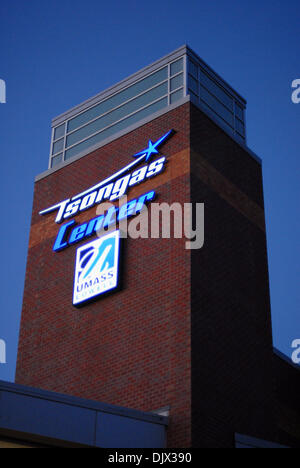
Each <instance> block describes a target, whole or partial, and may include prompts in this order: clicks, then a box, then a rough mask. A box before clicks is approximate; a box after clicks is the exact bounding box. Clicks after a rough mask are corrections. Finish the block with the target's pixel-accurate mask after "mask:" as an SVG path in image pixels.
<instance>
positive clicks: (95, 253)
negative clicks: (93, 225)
mask: <svg viewBox="0 0 300 468" xmlns="http://www.w3.org/2000/svg"><path fill="white" fill-rule="evenodd" d="M119 249H120V236H119V231H114V232H112V233H110V234H107V235H106V236H102V237H100V239H97V240H95V241H93V242H90V243H88V244H86V245H83V246H82V247H79V248H78V249H77V252H76V263H75V278H74V292H73V304H74V305H79V304H81V303H83V302H86V301H88V300H90V299H93V298H95V297H97V296H99V295H100V294H103V293H104V292H107V291H111V290H112V289H114V288H116V287H117V286H118V270H119Z"/></svg>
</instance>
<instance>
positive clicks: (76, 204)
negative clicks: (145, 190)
mask: <svg viewBox="0 0 300 468" xmlns="http://www.w3.org/2000/svg"><path fill="white" fill-rule="evenodd" d="M171 134H172V130H169V131H168V132H167V133H165V134H164V135H163V136H162V137H161V138H159V139H158V140H157V141H156V142H155V143H152V141H151V140H149V142H148V147H147V148H145V149H144V150H142V151H140V152H139V153H136V154H134V155H133V157H134V158H136V159H135V161H133V162H131V163H130V164H128V165H127V166H125V167H124V168H123V169H121V170H120V171H118V172H116V173H115V174H113V175H112V176H110V177H108V178H107V179H105V180H103V181H102V182H99V183H98V184H96V185H94V186H93V187H90V188H89V189H88V190H85V191H84V192H82V193H79V194H78V195H75V196H74V197H72V198H71V199H70V198H68V199H67V200H64V201H62V202H59V203H57V204H56V205H53V206H50V207H49V208H47V209H45V210H42V211H40V213H39V214H40V215H45V214H47V213H50V212H52V211H56V210H58V213H57V216H56V219H55V222H56V223H61V222H62V221H63V220H64V219H67V218H71V217H73V216H75V215H76V214H78V213H80V212H81V211H84V210H87V209H89V208H91V207H92V206H94V205H97V204H99V203H102V202H103V201H105V200H109V201H115V200H117V199H118V198H121V197H122V196H123V195H125V193H126V192H127V190H128V189H129V188H130V187H133V186H134V185H137V184H140V183H141V182H144V181H145V180H147V179H149V178H151V177H154V176H156V175H158V174H160V173H161V172H162V170H163V169H164V166H165V162H166V158H165V157H162V158H159V159H157V160H155V161H153V162H152V163H150V164H147V165H145V166H143V167H141V168H139V169H138V170H135V171H133V172H130V171H131V169H132V168H133V167H134V166H137V165H138V164H140V163H141V162H142V161H145V162H148V160H149V159H150V157H151V156H152V155H153V154H158V150H157V148H158V147H159V146H160V145H161V144H162V143H163V142H164V141H165V140H166V139H167V138H168V137H169V136H170V135H171ZM125 174H126V175H125ZM121 176H122V177H121Z"/></svg>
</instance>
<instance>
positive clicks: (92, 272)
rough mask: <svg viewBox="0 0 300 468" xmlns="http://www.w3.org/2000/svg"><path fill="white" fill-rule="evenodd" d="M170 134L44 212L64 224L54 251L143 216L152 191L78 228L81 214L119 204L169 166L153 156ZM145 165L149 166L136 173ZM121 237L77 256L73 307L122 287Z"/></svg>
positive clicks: (93, 244) (81, 249)
mask: <svg viewBox="0 0 300 468" xmlns="http://www.w3.org/2000/svg"><path fill="white" fill-rule="evenodd" d="M172 132H173V131H172V130H169V131H168V132H167V133H165V134H164V135H163V136H162V137H161V138H159V139H158V140H157V141H156V142H155V143H153V142H152V141H151V140H149V142H148V147H147V148H145V149H144V150H142V151H140V152H139V153H136V154H134V155H133V157H134V158H135V160H134V161H133V162H131V163H130V164H128V165H127V166H125V167H124V168H123V169H121V170H120V171H118V172H116V173H115V174H113V175H112V176H110V177H108V178H107V179H105V180H103V181H102V182H99V183H98V184H96V185H94V186H93V187H91V188H89V189H87V190H85V191H84V192H82V193H79V194H78V195H75V196H74V197H72V198H68V199H66V200H63V201H61V202H59V203H57V204H56V205H53V206H50V207H49V208H47V209H45V210H42V211H40V213H39V214H40V215H46V214H48V213H51V212H52V211H57V215H56V218H55V222H56V223H62V222H63V221H64V220H67V222H66V223H64V224H62V226H61V228H60V229H59V231H58V234H57V237H56V240H55V243H54V246H53V250H54V252H59V251H61V250H63V249H65V248H66V247H68V246H70V245H72V244H75V243H77V242H80V241H81V240H83V239H85V238H87V237H90V236H92V235H93V234H95V233H96V232H97V231H99V230H100V229H105V228H107V227H108V226H110V225H111V224H113V223H115V222H116V221H117V222H119V221H121V220H122V219H124V218H129V217H131V216H135V215H136V214H138V213H140V212H141V211H142V209H143V207H144V206H145V205H146V204H147V203H149V202H151V201H152V200H153V199H154V197H155V192H154V191H153V190H152V191H150V192H147V193H145V194H143V195H141V196H140V197H139V198H137V199H134V200H131V201H129V202H128V203H125V204H124V205H122V206H121V207H120V208H117V207H115V206H112V207H111V208H109V210H108V211H107V212H106V213H105V214H103V215H101V216H97V217H95V218H92V219H91V220H90V221H89V222H86V223H83V224H80V225H79V226H76V222H75V220H74V219H71V220H69V221H68V219H69V218H72V217H74V216H75V215H77V214H78V213H80V212H82V211H85V210H87V209H89V208H91V207H93V206H94V205H97V204H100V203H102V202H103V201H106V200H108V201H115V200H117V199H119V198H120V197H122V196H123V195H125V194H126V193H127V191H128V190H129V188H130V187H133V186H135V185H137V184H140V183H142V182H144V181H145V180H148V179H149V178H151V177H154V176H156V175H158V174H160V173H161V172H162V171H163V169H164V167H165V163H166V158H165V157H164V156H163V157H160V158H159V159H156V160H155V161H152V162H150V158H151V157H152V155H153V154H158V150H157V148H158V147H159V146H160V145H161V144H162V143H163V142H164V141H166V139H167V138H168V137H169V136H170V135H171V134H172ZM142 162H145V163H146V164H145V165H143V166H142V167H140V168H139V169H135V166H138V165H139V164H141V163H142ZM119 250H120V233H119V231H114V232H112V233H109V234H107V235H105V236H102V237H100V238H99V239H97V240H95V241H93V242H90V243H88V244H86V245H83V246H82V247H79V248H78V249H77V252H76V263H75V278H74V292H73V304H74V305H79V304H81V303H83V302H85V301H88V300H91V299H92V298H94V297H96V296H98V295H100V294H103V293H104V292H107V291H110V290H111V289H114V288H116V287H117V286H118V272H119Z"/></svg>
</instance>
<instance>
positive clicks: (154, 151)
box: [133, 130, 172, 161]
mask: <svg viewBox="0 0 300 468" xmlns="http://www.w3.org/2000/svg"><path fill="white" fill-rule="evenodd" d="M171 133H172V130H169V131H168V132H167V133H165V135H163V136H162V137H161V138H160V139H159V140H157V141H156V142H155V143H153V142H152V141H151V140H149V142H148V148H145V149H144V150H143V151H140V152H139V153H136V154H134V155H133V157H134V158H136V157H137V156H144V155H145V156H146V161H148V159H150V156H151V155H152V154H158V151H157V149H156V148H157V147H158V146H160V145H161V144H162V143H163V141H165V140H166V139H167V138H168V136H170V134H171Z"/></svg>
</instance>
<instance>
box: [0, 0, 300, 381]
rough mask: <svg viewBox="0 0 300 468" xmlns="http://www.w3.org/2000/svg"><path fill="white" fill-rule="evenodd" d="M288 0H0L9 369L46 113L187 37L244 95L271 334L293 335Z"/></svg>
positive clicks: (2, 308)
mask: <svg viewBox="0 0 300 468" xmlns="http://www.w3.org/2000/svg"><path fill="white" fill-rule="evenodd" d="M299 24H300V4H299V1H296V0H289V1H288V2H282V0H280V1H278V0H273V1H269V0H260V1H257V0H252V1H251V2H248V1H240V2H237V1H233V0H227V1H225V0H217V1H213V0H212V1H209V2H208V1H206V2H204V1H201V0H198V1H194V0H192V1H189V0H187V1H186V2H182V1H177V0H173V1H164V0H161V1H157V0H153V1H151V2H149V3H147V2H141V1H130V0H127V1H120V0H118V1H115V0H112V1H110V2H101V1H95V0H85V1H84V2H82V1H77V0H71V1H70V0H69V1H67V0H59V1H58V0H52V1H51V2H50V1H47V0H44V1H42V2H41V1H36V0H30V1H25V0H22V1H20V0H2V2H1V4H0V41H1V63H0V78H1V79H4V80H5V81H6V85H7V103H6V104H0V155H1V185H0V191H1V204H2V229H1V241H2V247H3V251H2V255H1V257H2V269H1V270H0V281H1V282H0V284H1V295H0V339H4V340H5V341H6V343H7V364H6V365H3V364H0V379H3V380H11V381H13V380H14V372H15V363H16V352H17V340H18V333H19V322H20V315H21V307H22V296H23V287H24V276H25V266H26V255H27V245H28V238H29V226H30V218H31V207H32V196H33V185H34V184H33V181H34V177H35V175H37V174H39V173H41V172H43V171H44V170H45V169H47V164H48V155H49V144H50V122H51V119H52V118H53V117H55V116H56V115H58V114H60V113H62V112H64V111H65V110H68V109H69V108H70V107H72V106H74V105H76V104H78V103H80V102H81V101H83V100H85V99H87V98H89V97H91V96H93V95H94V94H96V93H98V92H99V91H101V90H103V89H105V88H107V87H108V86H111V85H113V84H114V83H116V82H118V81H120V80H121V79H123V78H125V77H126V76H128V75H130V74H132V73H134V72H135V71H137V70H138V69H140V68H142V67H144V66H146V65H148V64H149V63H151V62H153V61H155V60H157V59H158V58H160V57H162V56H163V55H165V54H167V53H169V52H171V51H172V50H174V49H176V48H177V47H179V46H181V45H183V44H185V43H187V44H188V45H190V47H192V49H194V50H195V51H196V52H197V53H198V55H200V56H201V57H202V58H203V59H204V60H205V61H206V62H207V63H208V64H209V65H210V66H211V67H212V68H214V69H215V70H216V71H217V72H218V73H219V74H220V75H221V76H222V77H223V78H224V79H225V80H226V81H228V82H229V83H230V84H231V85H232V86H233V87H234V88H235V89H236V90H237V91H238V92H239V93H240V94H241V95H242V96H244V97H245V98H246V99H247V101H248V107H247V114H246V118H247V137H248V146H249V147H250V148H251V149H252V150H253V151H254V152H256V153H257V154H258V155H259V156H260V157H261V158H262V160H263V175H264V194H265V208H266V223H267V240H268V255H269V269H270V290H271V305H272V323H273V337H274V345H275V346H276V347H278V348H279V349H280V350H281V351H283V352H284V353H285V354H287V355H289V356H290V354H291V347H290V346H291V341H292V340H293V339H295V338H300V311H299V277H300V275H299V208H298V203H299V200H300V193H299V191H300V189H299V168H300V162H299V124H300V104H293V103H292V101H291V91H292V90H291V82H292V81H293V80H294V79H296V78H300V40H299V35H300V30H299Z"/></svg>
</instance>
